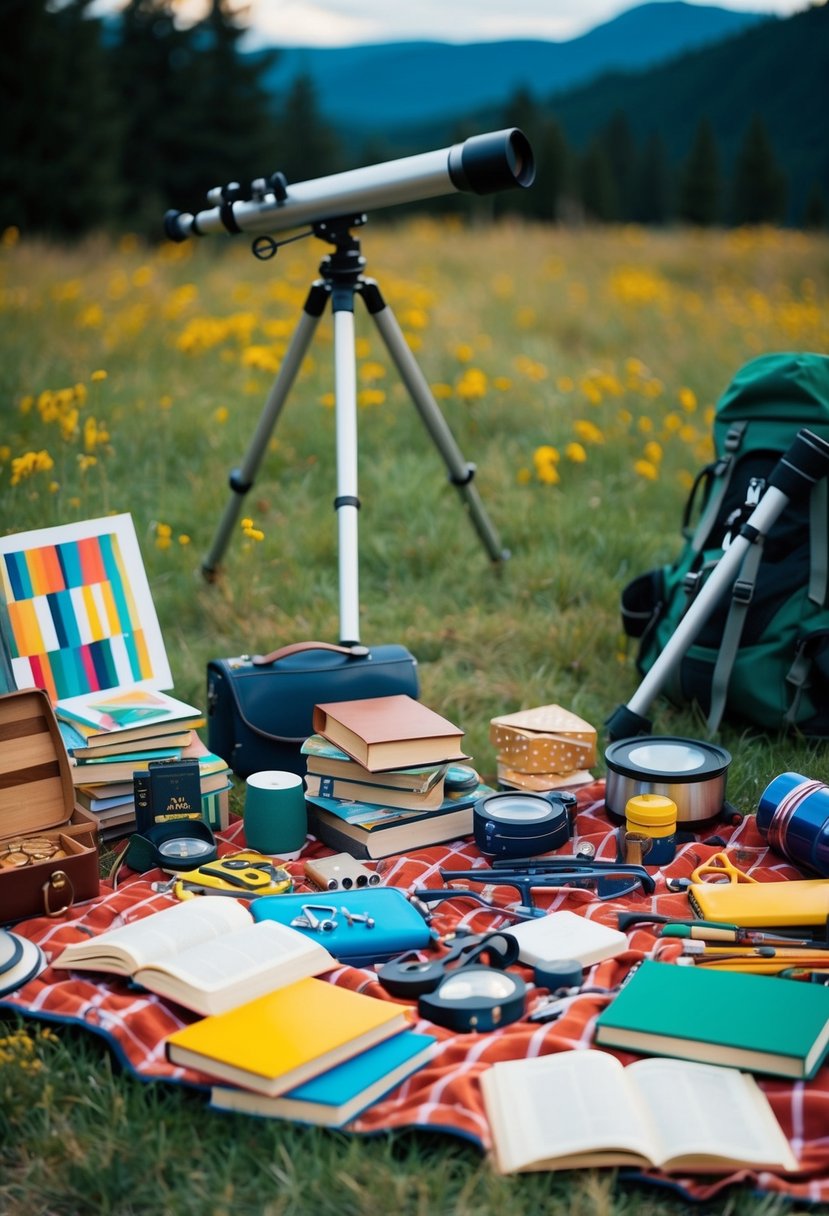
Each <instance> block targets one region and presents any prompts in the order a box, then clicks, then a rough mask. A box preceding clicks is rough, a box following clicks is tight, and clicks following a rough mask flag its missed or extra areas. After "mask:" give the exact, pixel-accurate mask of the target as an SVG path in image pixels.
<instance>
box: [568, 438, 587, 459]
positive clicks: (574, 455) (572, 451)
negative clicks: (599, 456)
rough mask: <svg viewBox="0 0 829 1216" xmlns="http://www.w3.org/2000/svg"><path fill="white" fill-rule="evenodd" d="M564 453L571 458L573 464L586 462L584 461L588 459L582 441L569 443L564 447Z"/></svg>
mask: <svg viewBox="0 0 829 1216" xmlns="http://www.w3.org/2000/svg"><path fill="white" fill-rule="evenodd" d="M564 455H565V456H566V457H567V459H568V460H571V461H572V462H573V464H584V462H585V461H586V460H587V452H586V451H585V450H584V448H583V447H582V445H581V444H580V443H568V444H567V447H566V448H565V449H564Z"/></svg>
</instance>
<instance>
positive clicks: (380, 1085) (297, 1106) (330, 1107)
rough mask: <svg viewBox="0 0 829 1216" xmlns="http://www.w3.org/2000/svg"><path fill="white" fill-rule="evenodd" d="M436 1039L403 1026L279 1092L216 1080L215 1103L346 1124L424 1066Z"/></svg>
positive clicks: (249, 1111) (212, 1102)
mask: <svg viewBox="0 0 829 1216" xmlns="http://www.w3.org/2000/svg"><path fill="white" fill-rule="evenodd" d="M435 1042H436V1039H435V1037H434V1036H433V1035H430V1034H418V1033H417V1032H416V1031H414V1030H402V1031H401V1032H400V1033H399V1034H396V1035H393V1036H392V1038H390V1039H386V1040H385V1041H384V1042H382V1043H377V1044H376V1045H375V1046H374V1047H369V1048H368V1050H367V1051H363V1052H361V1053H360V1054H359V1055H357V1056H353V1057H352V1058H351V1059H350V1060H345V1061H343V1063H342V1064H337V1065H336V1066H335V1067H334V1068H329V1069H328V1071H327V1072H323V1073H320V1074H319V1075H318V1076H316V1077H312V1078H311V1080H310V1081H305V1082H304V1083H303V1084H302V1085H297V1086H296V1087H295V1088H294V1089H291V1090H288V1092H287V1093H285V1094H281V1095H280V1096H279V1097H276V1098H270V1097H266V1096H265V1095H264V1094H256V1093H253V1092H251V1091H250V1090H245V1089H236V1088H232V1087H230V1086H227V1085H214V1087H213V1089H212V1090H211V1092H210V1105H211V1106H213V1107H216V1108H217V1109H219V1110H236V1111H243V1112H244V1113H245V1114H249V1115H263V1116H267V1117H270V1118H274V1119H295V1120H297V1121H298V1122H300V1123H315V1124H318V1125H319V1126H320V1127H341V1126H342V1124H344V1123H348V1122H349V1121H350V1120H351V1119H354V1118H356V1116H357V1115H358V1114H359V1113H360V1112H361V1111H363V1110H365V1109H366V1107H367V1106H371V1105H372V1103H374V1102H378V1101H379V1100H380V1098H382V1097H384V1095H385V1094H387V1093H389V1091H390V1090H392V1089H394V1088H395V1086H397V1085H399V1084H400V1083H401V1082H402V1081H404V1080H405V1079H406V1077H408V1076H410V1075H411V1074H412V1073H413V1072H415V1071H416V1070H417V1069H418V1068H420V1067H421V1066H422V1065H423V1064H424V1063H425V1062H426V1060H427V1059H428V1058H429V1056H430V1055H431V1050H432V1046H433V1044H434V1043H435Z"/></svg>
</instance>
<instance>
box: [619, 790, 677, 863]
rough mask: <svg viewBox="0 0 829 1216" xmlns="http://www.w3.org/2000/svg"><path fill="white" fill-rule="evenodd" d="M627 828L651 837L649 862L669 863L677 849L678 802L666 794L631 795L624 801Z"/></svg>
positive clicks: (632, 831) (634, 832) (648, 852)
mask: <svg viewBox="0 0 829 1216" xmlns="http://www.w3.org/2000/svg"><path fill="white" fill-rule="evenodd" d="M625 832H626V833H631V834H632V835H635V836H646V837H648V839H649V840H650V847H649V848H648V850H647V855H646V863H647V864H648V865H651V866H664V865H666V864H667V863H668V862H670V861H673V859H674V854H675V853H676V803H675V802H673V801H672V800H671V799H670V798H666V797H665V795H664V794H637V795H636V796H635V797H633V798H629V799H628V801H627V803H626V805H625Z"/></svg>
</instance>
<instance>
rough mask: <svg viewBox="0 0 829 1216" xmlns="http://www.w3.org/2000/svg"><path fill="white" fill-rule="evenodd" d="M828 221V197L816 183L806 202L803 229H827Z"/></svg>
mask: <svg viewBox="0 0 829 1216" xmlns="http://www.w3.org/2000/svg"><path fill="white" fill-rule="evenodd" d="M826 219H827V210H826V195H825V194H824V193H823V190H822V189H821V187H820V185H819V184H818V183H817V182H815V183H814V185H813V186H812V189H811V190H810V191H809V197H808V198H807V200H806V207H805V209H804V212H803V227H804V228H825V227H826Z"/></svg>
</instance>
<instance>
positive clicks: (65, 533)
mask: <svg viewBox="0 0 829 1216" xmlns="http://www.w3.org/2000/svg"><path fill="white" fill-rule="evenodd" d="M0 574H2V578H3V584H4V588H5V594H6V599H7V601H8V616H9V622H10V626H11V631H12V637H11V638H10V639H8V642H9V649H10V651H11V656H12V667H13V670H14V676H15V681H16V683H17V687H18V688H29V687H36V688H45V689H46V691H47V692H48V693H49V696H50V697H51V699H52V701H59V700H64V699H65V698H67V697H75V696H80V695H82V694H84V693H88V692H96V691H98V690H99V689H108V688H117V687H123V686H127V687H131V686H135V685H141V686H153V687H156V688H164V687H169V686H170V684H171V682H172V681H171V677H170V670H169V665H168V663H167V657H166V654H165V651H164V644H163V641H162V638H161V632H160V629H159V625H158V618H157V617H156V613H155V608H154V606H153V602H152V597H151V595H150V589H149V585H148V583H147V577H146V573H145V570H144V565H143V562H142V560H141V554H140V551H139V548H138V541H137V538H136V535H135V528H134V526H133V522H132V518H131V517H130V516H129V515H118V516H112V517H110V518H107V519H101V520H91V521H87V522H86V523H81V524H71V525H67V526H65V527H57V528H44V529H41V530H39V531H36V532H28V533H21V534H18V535H17V536H7V537H3V538H0Z"/></svg>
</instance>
